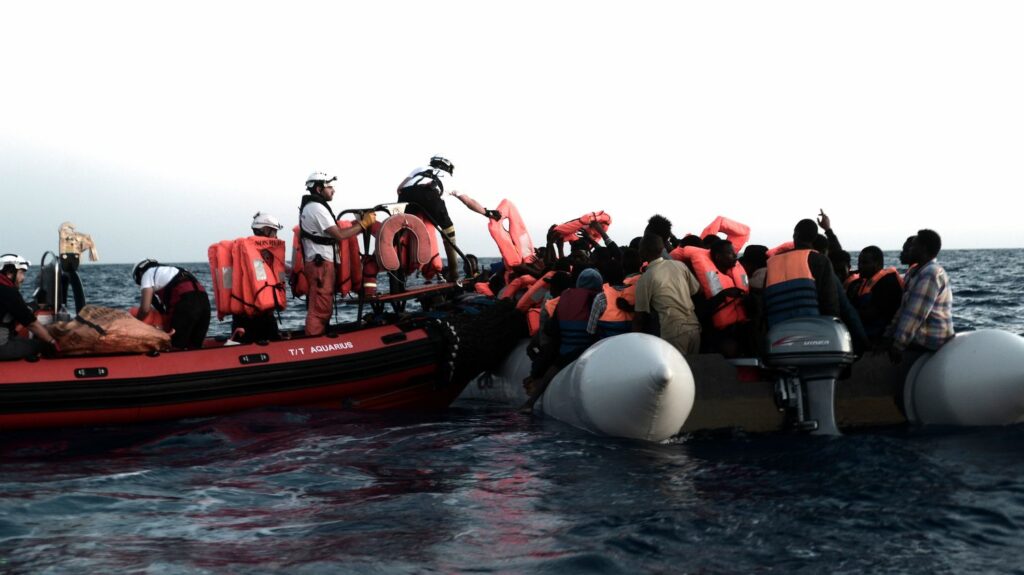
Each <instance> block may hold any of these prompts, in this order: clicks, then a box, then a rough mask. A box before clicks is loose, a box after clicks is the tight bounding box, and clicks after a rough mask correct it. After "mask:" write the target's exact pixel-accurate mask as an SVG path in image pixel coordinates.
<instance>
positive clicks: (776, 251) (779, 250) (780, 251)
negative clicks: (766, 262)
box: [765, 240, 796, 258]
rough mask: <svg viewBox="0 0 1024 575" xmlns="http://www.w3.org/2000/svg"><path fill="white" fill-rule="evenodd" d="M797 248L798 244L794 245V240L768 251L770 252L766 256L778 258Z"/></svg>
mask: <svg viewBox="0 0 1024 575" xmlns="http://www.w3.org/2000/svg"><path fill="white" fill-rule="evenodd" d="M795 247H796V244H794V243H793V240H790V241H788V242H782V243H781V244H779V245H777V246H775V247H774V248H772V249H770V250H768V252H767V253H766V254H765V256H766V257H769V258H770V257H772V256H777V255H779V254H784V253H786V252H788V251H792V249H793V248H795Z"/></svg>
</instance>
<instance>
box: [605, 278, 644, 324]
mask: <svg viewBox="0 0 1024 575" xmlns="http://www.w3.org/2000/svg"><path fill="white" fill-rule="evenodd" d="M639 279H640V274H633V275H631V276H629V277H627V278H626V279H625V280H623V283H624V285H621V286H613V285H611V284H604V285H603V286H602V289H604V297H605V300H606V305H605V307H604V312H602V313H601V317H599V318H597V336H598V337H599V338H605V337H611V336H613V335H619V334H622V333H629V332H630V331H632V330H633V316H635V315H636V313H635V312H629V311H626V310H623V309H619V306H618V305H617V303H616V302H617V300H618V299H619V298H620V297H621V298H622V299H624V300H626V301H627V302H629V304H630V305H634V304H636V282H637V281H638V280H639Z"/></svg>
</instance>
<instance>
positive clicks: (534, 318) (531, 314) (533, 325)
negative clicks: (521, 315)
mask: <svg viewBox="0 0 1024 575" xmlns="http://www.w3.org/2000/svg"><path fill="white" fill-rule="evenodd" d="M526 325H527V327H529V328H530V337H533V336H535V335H537V332H538V331H540V308H539V307H535V308H530V309H529V310H527V312H526Z"/></svg>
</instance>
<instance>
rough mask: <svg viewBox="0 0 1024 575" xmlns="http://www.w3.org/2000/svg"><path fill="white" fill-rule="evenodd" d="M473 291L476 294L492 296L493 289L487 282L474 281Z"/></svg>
mask: <svg viewBox="0 0 1024 575" xmlns="http://www.w3.org/2000/svg"><path fill="white" fill-rule="evenodd" d="M473 291H475V292H476V293H478V294H482V295H486V296H490V297H494V291H493V290H491V286H490V285H488V284H487V282H476V283H475V284H473Z"/></svg>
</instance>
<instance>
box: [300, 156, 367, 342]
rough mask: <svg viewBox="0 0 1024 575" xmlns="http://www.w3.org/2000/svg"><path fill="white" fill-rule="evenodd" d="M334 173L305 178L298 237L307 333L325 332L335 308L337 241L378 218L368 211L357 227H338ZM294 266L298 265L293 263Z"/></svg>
mask: <svg viewBox="0 0 1024 575" xmlns="http://www.w3.org/2000/svg"><path fill="white" fill-rule="evenodd" d="M337 179H338V178H336V177H335V176H329V175H327V174H326V173H325V172H313V173H312V174H310V175H309V177H308V178H306V191H307V192H309V193H307V194H306V195H304V196H302V203H301V204H300V205H299V236H300V237H301V238H302V253H303V259H305V261H304V262H303V263H302V274H303V275H304V276H306V282H307V283H308V285H309V294H308V295H307V296H306V335H323V334H324V332H325V331H327V324H328V323H329V322H330V320H331V313H333V311H334V278H335V269H334V266H335V265H337V264H338V263H340V262H341V258H340V257H339V254H338V242H340V241H341V240H344V239H347V238H351V237H354V236H357V235H359V234H361V233H363V230H366V229H369V227H370V226H372V225H373V223H374V222H376V221H377V215H376V214H375V213H373V212H366V213H365V214H363V217H362V219H360V220H359V222H358V224H359V225H358V226H351V227H347V228H339V227H338V218H337V217H336V216H335V215H334V211H333V210H331V206H330V205H328V203H327V202H329V201H331V200H332V199H334V182H335V181H336V180H337ZM327 262H330V263H327ZM292 265H298V264H295V263H294V262H293V263H292Z"/></svg>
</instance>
